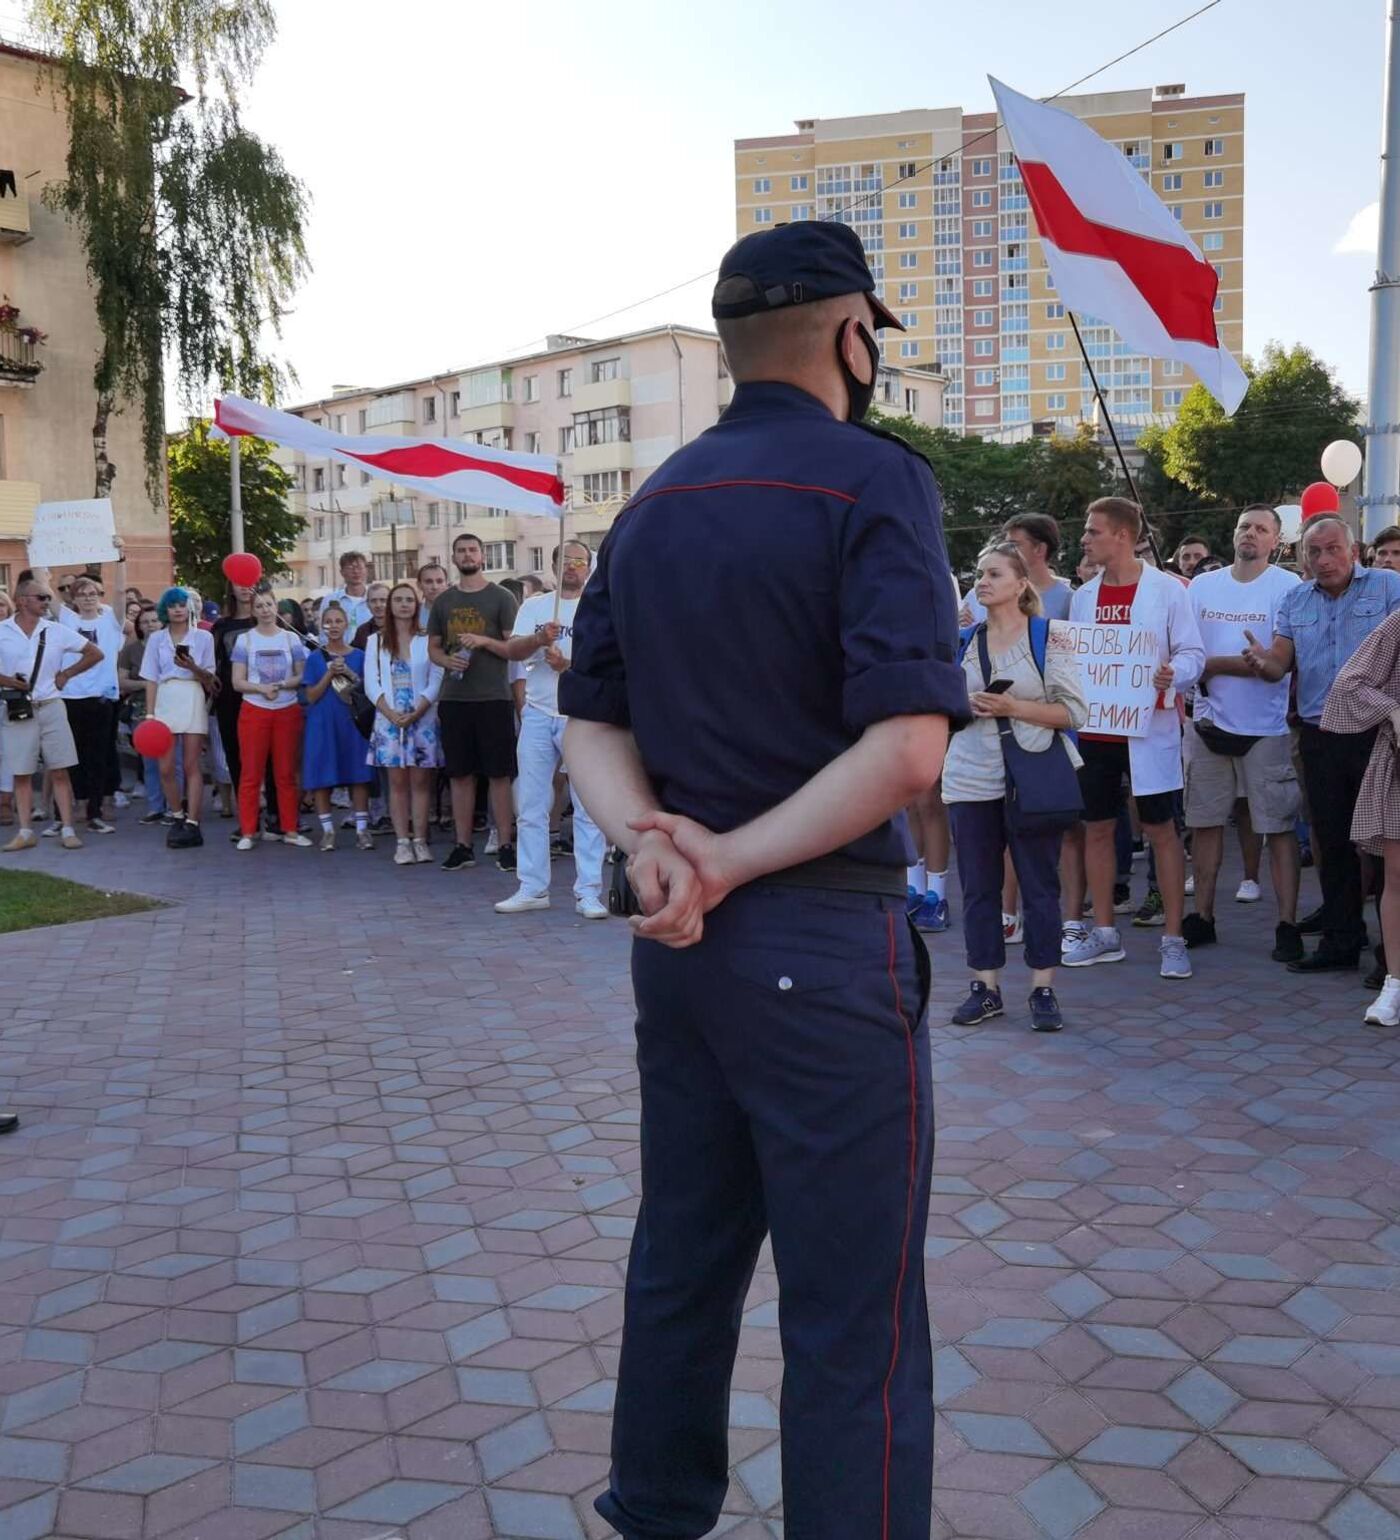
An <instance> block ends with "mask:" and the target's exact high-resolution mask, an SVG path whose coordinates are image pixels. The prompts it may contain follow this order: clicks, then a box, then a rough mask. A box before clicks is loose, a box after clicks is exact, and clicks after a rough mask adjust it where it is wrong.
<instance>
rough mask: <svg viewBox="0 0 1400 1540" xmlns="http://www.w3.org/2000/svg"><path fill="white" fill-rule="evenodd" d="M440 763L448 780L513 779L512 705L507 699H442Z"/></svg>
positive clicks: (513, 720)
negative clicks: (474, 777)
mask: <svg viewBox="0 0 1400 1540" xmlns="http://www.w3.org/2000/svg"><path fill="white" fill-rule="evenodd" d="M438 727H439V728H440V729H441V732H442V767H443V769H444V770H445V771H446V773H447V776H448V778H449V780H456V779H457V778H458V777H460V776H466V775H479V776H484V777H485V778H486V779H487V780H489V781H499V780H506V781H513V780H514V779H515V773H516V771H515V706H514V704H513V703H512V702H511V701H508V700H445V701H442V702H440V703H439V705H438Z"/></svg>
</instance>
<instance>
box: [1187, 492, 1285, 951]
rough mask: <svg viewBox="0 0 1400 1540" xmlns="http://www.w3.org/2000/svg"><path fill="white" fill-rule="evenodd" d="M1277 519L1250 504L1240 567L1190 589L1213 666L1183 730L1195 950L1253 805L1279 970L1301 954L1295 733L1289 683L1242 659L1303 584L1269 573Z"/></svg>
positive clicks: (1211, 926)
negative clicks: (1236, 821)
mask: <svg viewBox="0 0 1400 1540" xmlns="http://www.w3.org/2000/svg"><path fill="white" fill-rule="evenodd" d="M1281 528H1282V526H1281V524H1280V522H1279V516H1278V514H1277V513H1275V512H1274V510H1273V509H1272V508H1271V507H1270V506H1269V505H1268V504H1267V503H1251V504H1250V505H1249V507H1247V508H1246V509H1245V510H1244V511H1243V512H1242V513H1241V514H1240V517H1239V521H1238V522H1237V523H1236V525H1235V537H1234V538H1235V559H1234V561H1233V563H1232V564H1231V565H1230V566H1228V567H1221V568H1220V569H1219V570H1218V571H1216V572H1206V573H1203V574H1202V575H1201V576H1200V577H1198V578H1195V579H1193V581H1192V583H1191V586H1190V588H1189V589H1188V590H1187V595H1186V596H1187V599H1188V601H1189V602H1190V605H1191V610H1192V613H1193V614H1194V615H1195V617H1196V623H1197V625H1198V626H1199V627H1200V632H1201V639H1202V640H1203V641H1204V643H1205V649H1206V664H1205V670H1204V672H1203V673H1202V675H1201V681H1200V684H1199V685H1198V686H1197V687H1196V702H1195V711H1194V716H1193V719H1192V721H1191V722H1190V723H1188V724H1187V727H1186V735H1185V742H1184V745H1183V752H1184V755H1185V760H1186V826H1187V828H1189V829H1190V830H1192V842H1191V856H1192V863H1193V868H1194V872H1195V878H1196V912H1195V913H1194V914H1189V915H1187V917H1186V921H1185V925H1184V927H1183V932H1184V935H1185V937H1186V944H1187V946H1189V947H1198V946H1206V945H1209V944H1210V943H1211V942H1213V941H1214V940H1215V939H1216V935H1215V888H1216V881H1217V879H1218V877H1219V875H1220V861H1221V855H1222V852H1223V850H1224V844H1225V825H1226V823H1227V822H1228V821H1229V818H1230V814H1231V813H1232V812H1233V810H1234V807H1235V804H1236V803H1237V802H1239V801H1241V800H1243V801H1244V802H1246V803H1247V804H1248V807H1249V821H1250V823H1251V824H1252V825H1253V826H1254V830H1255V832H1256V833H1257V834H1260V835H1262V836H1263V837H1264V838H1265V839H1266V840H1267V841H1268V846H1269V868H1270V872H1271V875H1272V877H1273V883H1274V897H1275V899H1276V900H1277V902H1278V928H1277V930H1276V932H1275V936H1274V943H1275V944H1274V950H1273V958H1274V961H1275V962H1296V961H1297V960H1298V959H1299V958H1300V957H1302V955H1303V938H1302V936H1301V934H1300V933H1299V930H1298V926H1297V923H1296V922H1297V918H1298V872H1299V859H1298V838H1297V835H1296V833H1295V832H1294V823H1295V821H1296V819H1297V817H1298V813H1299V809H1300V808H1301V806H1302V793H1301V791H1300V789H1299V786H1298V777H1297V774H1296V772H1295V771H1294V768H1293V749H1292V741H1291V738H1290V736H1289V732H1288V683H1289V680H1288V675H1287V674H1284V675H1283V676H1282V678H1280V679H1278V680H1275V681H1270V680H1267V679H1262V678H1260V677H1259V675H1258V674H1257V673H1256V672H1255V671H1254V670H1252V669H1251V668H1250V667H1249V664H1248V663H1247V662H1246V661H1245V657H1244V654H1245V651H1246V650H1247V649H1248V648H1249V647H1251V646H1256V645H1257V646H1260V647H1265V648H1267V647H1268V646H1269V645H1270V644H1271V643H1272V641H1273V639H1274V632H1275V626H1276V622H1277V620H1278V615H1279V610H1280V608H1281V607H1282V605H1283V602H1284V599H1285V598H1286V597H1287V595H1288V594H1289V592H1290V591H1291V590H1292V589H1294V588H1296V587H1297V585H1298V579H1297V577H1296V576H1294V574H1293V573H1291V572H1285V571H1284V570H1283V568H1281V567H1275V566H1271V565H1270V557H1272V556H1273V554H1274V552H1275V551H1276V550H1277V549H1278V543H1279V535H1280V531H1281Z"/></svg>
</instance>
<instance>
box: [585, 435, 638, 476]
mask: <svg viewBox="0 0 1400 1540" xmlns="http://www.w3.org/2000/svg"><path fill="white" fill-rule="evenodd" d="M631 469H632V445H631V444H630V443H629V442H628V441H627V440H626V439H617V440H615V441H614V442H613V443H611V444H580V445H578V446H576V447H575V449H574V453H573V459H572V461H571V462H570V474H571V475H573V476H583V475H587V474H588V473H589V472H591V471H630V470H631Z"/></svg>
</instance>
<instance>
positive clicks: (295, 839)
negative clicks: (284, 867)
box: [282, 834, 312, 850]
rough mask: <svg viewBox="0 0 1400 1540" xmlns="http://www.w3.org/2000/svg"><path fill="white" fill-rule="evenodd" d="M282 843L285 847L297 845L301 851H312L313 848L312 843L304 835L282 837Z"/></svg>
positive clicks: (285, 835)
mask: <svg viewBox="0 0 1400 1540" xmlns="http://www.w3.org/2000/svg"><path fill="white" fill-rule="evenodd" d="M282 843H283V844H284V845H295V846H296V847H297V848H298V849H299V850H310V849H311V846H312V841H311V840H309V839H307V837H306V836H305V835H304V834H284V835H283V836H282Z"/></svg>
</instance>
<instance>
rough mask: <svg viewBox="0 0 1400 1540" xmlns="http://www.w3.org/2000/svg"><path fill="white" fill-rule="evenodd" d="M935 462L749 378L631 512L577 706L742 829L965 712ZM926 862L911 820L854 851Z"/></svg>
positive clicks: (692, 810)
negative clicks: (905, 723)
mask: <svg viewBox="0 0 1400 1540" xmlns="http://www.w3.org/2000/svg"><path fill="white" fill-rule="evenodd" d="M957 640H958V630H957V606H956V602H955V598H954V588H953V582H952V579H951V577H950V575H949V569H948V556H947V551H946V549H945V547H944V544H943V529H942V522H941V510H940V504H939V497H938V487H937V484H936V482H935V481H934V478H933V472H932V470H931V469H930V467H929V465H928V462H927V461H926V460H924V459H923V458H922V456H920V455H917V454H915V453H913V452H912V451H911V450H909V449H907V448H906V447H905V446H904V445H902V444H901V443H899V442H898V441H897V440H892V439H890V438H887V437H885V436H883V435H881V434H877V433H872V432H871V431H869V430H868V429H865V428H861V427H858V426H856V425H854V424H851V423H844V422H838V421H837V420H836V419H835V418H833V417H832V415H831V413H830V412H829V411H828V410H827V409H826V407H825V406H823V405H822V404H821V402H819V401H818V400H816V399H815V397H812V396H809V395H808V394H807V393H806V392H805V391H802V390H798V389H797V388H796V387H794V386H791V385H781V384H769V383H759V384H747V385H740V386H739V387H738V389H737V390H736V391H735V393H734V400H733V402H732V404H731V405H730V407H729V408H728V410H727V411H726V412H725V413H724V416H723V417H722V418H721V419H720V421H719V422H718V423H717V424H716V425H715V426H714V427H713V428H711V429H709V430H708V432H706V433H703V434H701V436H700V437H699V438H698V439H696V440H695V441H694V442H693V443H690V444H687V445H685V447H684V448H682V449H680V450H678V451H677V452H676V453H675V454H673V455H672V456H671V457H670V459H669V460H667V461H666V463H665V464H664V465H662V466H661V467H660V468H659V469H658V470H656V471H655V472H653V474H652V475H651V476H650V477H649V478H648V479H647V482H646V485H645V486H644V487H643V488H642V489H641V490H640V491H639V492H638V493H637V495H636V496H635V497H633V498H632V500H631V501H630V502H629V503H628V505H627V507H626V508H624V509H623V511H622V512H621V514H619V515H618V518H617V521H616V523H615V524H614V525H613V527H612V529H611V530H610V531H609V532H608V535H607V538H606V539H605V540H604V542H603V546H602V549H601V551H600V552H599V556H598V563H597V570H596V571H595V572H594V574H593V576H592V577H591V578H590V580H589V582H588V586H587V587H586V588H585V589H584V592H583V598H582V600H581V602H580V604H579V607H578V612H577V614H576V616H575V618H574V646H573V663H572V667H571V668H570V669H569V670H568V671H567V672H566V673H564V674H562V675H561V676H560V681H559V709H560V711H561V712H562V713H563V714H564V715H566V716H572V717H582V718H585V719H587V720H589V721H594V722H609V723H612V724H614V725H616V726H619V727H630V728H631V729H632V732H633V734H634V735H635V737H636V740H637V746H638V749H639V750H640V752H641V757H642V762H643V764H644V765H645V766H646V769H647V772H648V773H649V775H650V776H651V780H652V783H653V785H654V786H655V787H656V791H657V794H658V796H659V798H660V801H661V805H662V806H663V807H664V808H666V809H667V810H668V811H671V812H676V813H682V814H684V815H686V816H687V817H690V818H693V819H695V820H696V821H697V822H699V823H701V824H704V825H705V826H706V827H707V828H709V829H713V830H715V831H716V832H719V833H723V832H726V831H728V830H730V829H733V828H737V827H738V826H739V825H741V824H745V823H748V822H750V821H751V820H752V819H754V818H756V817H758V816H759V815H760V814H762V813H765V812H767V811H768V810H769V809H770V808H772V807H774V806H776V805H777V804H778V803H780V802H782V801H784V800H785V799H786V798H787V797H789V796H791V795H792V794H793V793H794V792H795V791H797V790H798V789H799V788H800V787H802V786H803V785H804V784H805V783H806V782H807V781H809V780H811V778H812V777H813V776H814V775H816V774H817V772H818V771H820V770H821V769H822V768H823V767H824V766H826V765H827V764H829V763H830V762H831V761H832V760H833V759H835V758H836V757H837V756H838V755H839V754H841V753H843V752H844V751H845V750H846V749H848V748H850V747H851V745H852V744H853V743H854V742H855V741H856V740H857V739H858V738H859V737H860V735H861V733H862V732H863V731H864V729H865V728H867V727H869V726H870V725H871V723H873V722H880V721H883V720H884V719H885V718H887V717H894V716H909V715H917V714H921V713H939V714H942V715H946V716H948V717H951V718H954V719H957V720H962V719H965V718H966V717H967V715H968V704H967V691H966V688H965V685H964V682H963V673H962V670H961V669H960V668H959V667H958V666H957V662H956V656H955V654H956V647H957ZM841 854H844V855H847V856H851V857H855V858H858V859H860V860H862V861H871V862H878V863H881V864H884V865H889V866H904V865H907V864H908V862H909V860H910V859H911V855H910V848H909V835H908V829H907V826H906V823H905V819H904V816H903V814H900V815H899V817H898V818H896V819H894V820H891V821H890V822H887V823H885V824H883V825H881V826H880V827H879V828H878V829H874V830H872V831H871V832H870V833H869V834H867V835H864V836H863V837H862V838H860V839H858V840H855V841H853V842H852V843H851V844H850V845H847V846H846V847H844V849H843V851H842V852H841Z"/></svg>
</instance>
